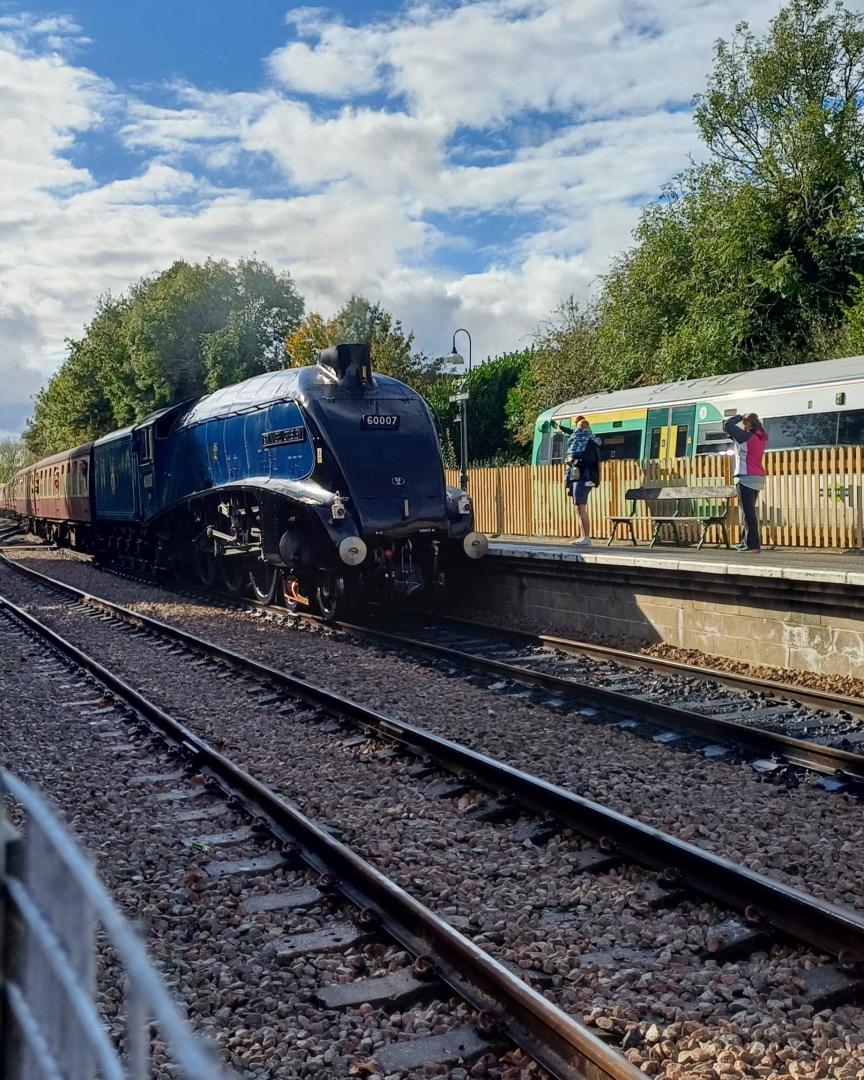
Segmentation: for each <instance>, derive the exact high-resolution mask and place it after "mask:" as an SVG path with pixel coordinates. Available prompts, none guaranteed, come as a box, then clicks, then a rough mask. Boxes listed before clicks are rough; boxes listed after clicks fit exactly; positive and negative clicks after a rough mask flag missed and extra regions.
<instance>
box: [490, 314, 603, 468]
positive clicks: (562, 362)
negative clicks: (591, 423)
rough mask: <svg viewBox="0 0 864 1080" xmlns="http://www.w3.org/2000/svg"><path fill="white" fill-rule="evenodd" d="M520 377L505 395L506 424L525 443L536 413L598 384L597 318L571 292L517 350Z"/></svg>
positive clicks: (528, 441)
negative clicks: (531, 344)
mask: <svg viewBox="0 0 864 1080" xmlns="http://www.w3.org/2000/svg"><path fill="white" fill-rule="evenodd" d="M520 355H521V356H522V358H523V363H522V367H521V369H520V372H519V378H518V380H517V382H516V383H515V384H514V385H513V387H512V388H511V390H510V392H509V393H508V396H507V427H508V430H509V432H510V433H511V435H512V437H513V439H514V440H515V442H516V443H517V444H518V445H520V446H523V447H526V448H528V447H530V446H531V441H532V439H533V437H534V423H535V421H536V419H537V415H538V413H541V412H543V411H544V410H545V409H548V408H550V407H551V406H553V405H557V404H559V403H560V402H562V401H566V400H567V399H568V398H572V397H577V396H579V395H580V394H590V393H592V392H593V391H595V390H600V389H602V388H603V386H604V385H607V384H606V383H605V381H604V380H605V378H606V375H605V373H604V372H603V370H602V367H601V364H600V361H599V358H598V350H597V320H596V316H595V315H594V313H593V311H590V310H589V311H583V310H582V309H581V308H580V307H579V305H578V304H577V303H576V301H575V300H574V299H573V297H572V296H571V297H570V299H569V300H567V301H566V302H565V303H564V304H562V305H561V307H559V308H558V310H557V311H556V312H555V313H554V316H553V321H552V322H551V323H550V324H549V326H548V327H547V328H546V329H545V330H543V331H542V332H540V333H538V335H537V339H536V341H535V344H534V347H533V348H532V349H530V350H528V351H527V352H525V353H522V354H520Z"/></svg>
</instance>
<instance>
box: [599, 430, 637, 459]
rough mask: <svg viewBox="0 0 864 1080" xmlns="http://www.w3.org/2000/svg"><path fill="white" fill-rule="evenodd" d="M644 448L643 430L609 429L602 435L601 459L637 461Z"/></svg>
mask: <svg viewBox="0 0 864 1080" xmlns="http://www.w3.org/2000/svg"><path fill="white" fill-rule="evenodd" d="M641 449H642V432H641V431H614V432H612V431H608V432H606V433H605V434H603V435H601V436H600V460H601V461H609V460H612V459H615V460H628V461H635V460H636V458H638V457H639V451H640V450H641Z"/></svg>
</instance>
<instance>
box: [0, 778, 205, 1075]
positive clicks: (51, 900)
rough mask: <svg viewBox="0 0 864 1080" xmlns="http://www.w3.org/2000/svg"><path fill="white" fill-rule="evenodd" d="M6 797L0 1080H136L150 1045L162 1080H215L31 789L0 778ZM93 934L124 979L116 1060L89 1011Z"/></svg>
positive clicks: (92, 878)
mask: <svg viewBox="0 0 864 1080" xmlns="http://www.w3.org/2000/svg"><path fill="white" fill-rule="evenodd" d="M8 796H11V797H12V798H13V799H14V800H15V801H16V802H17V803H18V804H19V806H20V807H21V808H22V809H23V811H24V814H25V828H24V830H23V836H21V835H19V833H18V832H16V831H15V830H14V829H13V828H12V826H11V825H10V823H9V821H8V819H7V817H6V815H5V813H3V814H0V1080H43V1078H44V1080H93V1078H94V1077H101V1078H104V1080H145V1078H147V1077H150V1076H151V1075H153V1073H152V1067H153V1058H152V1050H153V1046H154V1039H158V1040H159V1043H160V1044H161V1045H162V1046H164V1047H165V1050H166V1052H167V1054H168V1056H169V1059H170V1060H171V1062H172V1063H173V1071H172V1072H171V1075H173V1076H178V1077H182V1078H183V1080H219V1078H220V1077H221V1078H222V1080H226V1073H225V1072H224V1071H223V1070H222V1069H221V1068H220V1066H219V1065H218V1063H217V1061H216V1058H215V1056H214V1053H213V1051H212V1050H211V1048H210V1047H209V1046H207V1045H205V1044H204V1043H201V1042H199V1041H198V1040H196V1039H195V1038H194V1037H193V1036H192V1034H191V1032H190V1030H189V1028H188V1027H187V1025H186V1023H185V1021H184V1020H183V1019H182V1017H181V1016H180V1014H179V1012H178V1010H177V1007H176V1006H175V1004H174V1002H173V1000H172V998H171V996H170V995H169V993H168V991H167V990H166V988H165V986H164V985H163V983H162V981H161V979H160V977H159V975H158V974H157V972H156V970H155V968H154V967H153V965H152V964H151V962H150V960H149V959H148V957H147V953H146V951H145V949H144V946H143V945H142V943H141V942H140V940H139V938H138V937H137V935H136V934H135V932H134V931H133V929H132V927H131V926H130V925H129V923H128V922H127V920H126V919H125V918H124V916H123V915H122V914H121V913H120V912H119V911H118V910H117V908H116V907H115V906H114V904H113V902H112V900H111V898H110V897H109V896H108V893H107V892H106V891H105V889H104V888H103V886H102V885H101V884H100V882H99V879H98V878H97V876H96V874H95V872H94V871H93V869H92V867H91V866H90V864H89V863H88V861H87V860H86V858H85V857H84V856H83V855H82V853H81V851H80V850H79V848H78V847H77V846H76V845H75V843H74V842H73V841H72V839H71V838H70V837H69V836H68V834H67V833H66V832H65V831H64V830H63V828H62V827H61V826H60V825H59V823H58V822H57V820H56V818H55V817H54V816H53V814H52V813H51V812H50V811H49V809H48V808H47V806H46V805H45V803H44V802H43V800H42V799H41V798H40V796H39V795H37V794H36V792H35V791H33V790H32V789H31V788H29V787H27V786H26V785H25V784H23V783H22V782H21V781H20V780H18V779H16V778H15V777H14V776H12V775H11V774H10V773H8V772H5V771H2V770H0V803H5V798H6V797H8ZM97 931H98V932H99V934H100V941H101V940H103V939H104V942H105V943H106V944H107V945H108V946H109V948H110V955H111V961H112V968H113V967H114V966H116V967H117V968H118V969H120V970H122V975H123V976H124V978H123V987H122V1001H121V1002H120V1005H119V1008H118V1014H119V1015H121V1016H122V1019H123V1025H124V1026H123V1031H122V1036H121V1037H120V1038H118V1040H117V1041H121V1042H122V1044H123V1050H122V1053H121V1050H120V1048H119V1047H118V1046H117V1045H116V1044H115V1040H114V1039H112V1036H111V1034H109V1030H108V1028H107V1026H106V1023H105V1021H104V1019H103V1017H101V1016H100V1013H99V1009H98V1006H97V979H96V957H97ZM113 974H114V972H113V970H112V977H113ZM151 1025H152V1027H151Z"/></svg>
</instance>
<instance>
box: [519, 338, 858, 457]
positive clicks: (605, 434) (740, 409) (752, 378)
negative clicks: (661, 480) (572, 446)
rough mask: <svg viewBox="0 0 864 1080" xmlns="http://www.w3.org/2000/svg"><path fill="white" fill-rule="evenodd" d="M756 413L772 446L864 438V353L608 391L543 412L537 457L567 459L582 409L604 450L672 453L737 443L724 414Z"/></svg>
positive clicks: (609, 453)
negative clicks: (569, 441)
mask: <svg viewBox="0 0 864 1080" xmlns="http://www.w3.org/2000/svg"><path fill="white" fill-rule="evenodd" d="M746 412H756V413H758V414H759V416H760V418H761V419H762V422H763V423H764V424H765V427H766V428H767V430H768V445H769V448H770V449H771V450H794V449H801V448H805V447H814V446H820V447H822V446H860V445H861V444H864V356H850V357H846V358H844V359H842V360H820V361H817V362H815V363H810V364H794V365H790V366H788V367H779V368H764V369H762V370H760V371H740V372H737V373H735V374H733V375H715V376H712V377H711V378H708V379H690V380H687V381H683V382H674V383H664V384H663V385H660V386H637V387H634V388H633V389H629V390H616V391H613V392H609V391H604V392H600V393H597V394H589V395H587V396H586V397H583V398H574V400H572V401H565V402H564V403H563V404H562V405H557V406H555V407H554V408H552V409H547V410H546V412H543V413H541V414H540V416H538V418H537V423H536V426H535V430H534V448H533V454H532V458H531V460H532V463H533V464H535V465H548V464H550V463H554V462H559V461H563V459H564V451H565V448H566V445H567V436H568V435H569V434H570V432H571V431H572V428H573V422H574V420H575V419H576V418H577V417H578V416H584V417H586V418H587V419H588V420H589V421H590V423H591V428H592V430H593V431H594V433H595V434H597V435H599V436H600V437H601V439H602V443H603V446H602V451H601V456H602V458H603V459H609V458H634V459H638V460H644V459H652V458H653V459H661V460H662V459H668V458H684V457H696V456H697V455H700V454H718V453H719V454H722V453H725V452H727V451H728V450H730V449H731V445H732V444H731V440H730V439H729V438H728V436H727V435H726V434H725V432H724V431H723V421H724V420H725V419H726V418H727V417H729V416H735V415H736V414H738V413H741V414H743V413H746Z"/></svg>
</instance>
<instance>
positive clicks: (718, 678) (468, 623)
mask: <svg viewBox="0 0 864 1080" xmlns="http://www.w3.org/2000/svg"><path fill="white" fill-rule="evenodd" d="M433 617H434V618H436V619H441V620H442V622H449V623H453V624H454V625H456V626H461V627H465V628H468V629H470V630H489V631H493V632H495V633H498V634H507V635H508V636H509V637H513V638H518V639H520V640H522V641H524V642H525V643H526V644H527V645H541V646H542V647H543V648H545V649H549V650H550V651H551V650H559V651H560V652H565V653H568V654H570V655H572V656H590V657H593V658H595V659H597V660H609V661H612V662H613V663H616V664H621V665H622V666H624V667H632V668H633V669H634V670H638V669H641V668H647V669H649V670H651V671H656V672H657V673H658V674H661V675H680V676H684V677H689V678H693V677H694V676H695V677H697V678H700V679H707V680H711V681H712V682H718V683H722V684H723V685H724V686H729V687H731V688H732V689H735V690H743V691H745V692H749V693H753V692H756V693H760V694H771V695H774V696H777V697H785V698H788V699H789V700H790V701H793V702H796V703H798V704H800V705H807V706H808V707H810V708H816V709H826V710H834V711H838V710H840V709H845V710H847V711H848V712H851V713H854V714H856V715H858V716H861V717H864V698H860V697H853V696H852V695H850V694H837V693H833V692H832V691H830V690H819V689H817V688H815V687H810V686H804V685H801V684H798V683H788V682H781V681H779V680H777V679H763V678H760V677H759V676H757V675H745V674H743V673H742V672H738V671H721V670H720V669H719V668H712V667H702V666H700V665H698V664H686V663H684V662H682V661H680V660H669V659H668V658H666V657H662V656H650V655H648V654H646V653H639V652H633V651H632V650H629V649H619V648H617V647H616V646H613V645H598V644H595V643H594V642H591V641H574V640H572V639H571V638H562V637H557V636H555V635H554V634H535V633H532V632H531V631H528V630H511V629H509V628H506V629H505V628H503V627H500V626H495V624H494V623H485V622H482V621H477V620H474V619H460V618H457V617H456V616H453V615H439V614H434V616H433Z"/></svg>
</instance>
